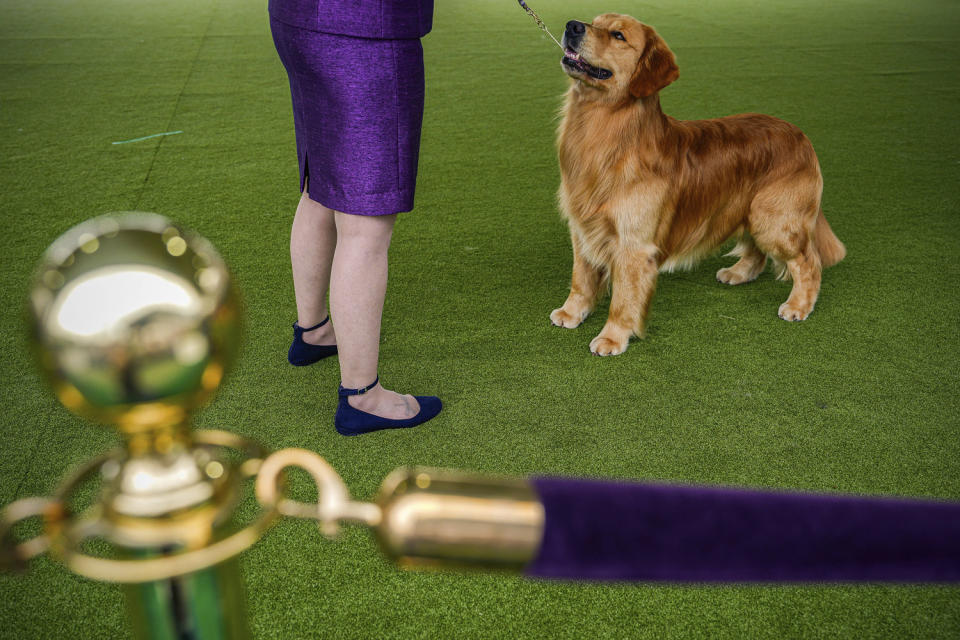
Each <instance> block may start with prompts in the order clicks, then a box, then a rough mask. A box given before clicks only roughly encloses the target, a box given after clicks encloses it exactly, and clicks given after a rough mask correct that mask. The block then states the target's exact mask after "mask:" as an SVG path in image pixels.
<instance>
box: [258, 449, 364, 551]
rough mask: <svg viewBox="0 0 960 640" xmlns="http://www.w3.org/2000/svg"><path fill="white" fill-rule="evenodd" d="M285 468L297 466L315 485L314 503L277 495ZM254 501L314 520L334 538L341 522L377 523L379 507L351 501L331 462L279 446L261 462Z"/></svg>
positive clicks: (304, 452)
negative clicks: (315, 498) (315, 496)
mask: <svg viewBox="0 0 960 640" xmlns="http://www.w3.org/2000/svg"><path fill="white" fill-rule="evenodd" d="M287 467H300V468H301V469H303V470H304V471H306V472H307V473H309V474H310V475H311V476H312V477H313V481H314V482H316V484H317V502H318V503H317V504H307V503H305V502H299V501H297V500H290V499H289V498H281V497H279V496H278V480H279V478H280V475H281V473H282V472H283V470H284V469H285V468H287ZM256 494H257V500H259V501H260V504H262V505H263V506H265V507H268V508H269V507H272V506H273V505H276V509H277V511H279V512H280V513H282V514H283V515H286V516H292V517H294V518H306V519H309V520H317V521H318V523H319V526H320V531H321V532H322V533H323V535H325V536H327V537H329V538H333V537H335V536H336V535H337V533H338V532H339V530H340V527H339V523H340V521H348V522H360V523H362V524H365V525H367V526H370V527H375V526H377V525H378V524H380V518H381V512H380V507H378V506H377V505H375V504H373V503H370V502H354V501H353V500H351V499H350V492H349V491H348V490H347V486H346V485H345V484H344V483H343V479H342V478H340V476H339V475H337V472H336V471H335V470H334V469H333V467H331V466H330V464H329V463H328V462H327V461H326V460H324V459H323V458H321V457H320V456H318V455H317V454H316V453H314V452H313V451H308V450H306V449H281V450H280V451H277V452H276V453H273V454H271V455H270V456H268V457H267V458H266V459H265V460H264V461H263V463H262V464H261V465H260V471H259V473H258V474H257V483H256Z"/></svg>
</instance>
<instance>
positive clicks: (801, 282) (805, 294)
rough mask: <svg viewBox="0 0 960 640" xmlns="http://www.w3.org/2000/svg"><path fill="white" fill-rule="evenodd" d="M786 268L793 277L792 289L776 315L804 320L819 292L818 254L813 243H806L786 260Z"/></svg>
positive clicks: (819, 268) (787, 318) (788, 318)
mask: <svg viewBox="0 0 960 640" xmlns="http://www.w3.org/2000/svg"><path fill="white" fill-rule="evenodd" d="M787 270H788V271H789V272H790V276H791V277H792V278H793V289H792V290H791V291H790V297H789V298H787V301H786V302H784V303H783V304H781V305H780V309H779V310H778V311H777V315H779V316H780V317H781V318H783V319H784V320H806V318H807V316H809V315H810V312H811V311H813V305H814V304H816V302H817V296H818V295H819V294H820V273H821V265H820V254H818V253H817V251H816V249H815V248H814V247H813V243H807V246H806V247H805V248H804V250H803V252H802V253H801V254H799V255H797V256H796V257H794V258H791V259H790V260H787Z"/></svg>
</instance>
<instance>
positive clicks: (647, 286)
mask: <svg viewBox="0 0 960 640" xmlns="http://www.w3.org/2000/svg"><path fill="white" fill-rule="evenodd" d="M656 255H657V251H656V248H654V247H642V248H640V249H634V250H623V251H620V252H618V254H617V256H616V258H615V259H614V262H613V264H612V265H611V266H612V268H611V274H610V275H611V278H612V281H613V295H612V298H611V300H610V315H609V316H608V317H607V324H605V325H604V326H603V330H601V331H600V333H599V335H597V337H596V338H594V339H593V340H592V341H591V342H590V351H591V352H592V353H594V354H595V355H598V356H615V355H619V354H621V353H623V352H624V351H626V350H627V345H628V344H629V342H630V338H631V337H632V336H641V337H642V336H643V323H644V319H645V318H646V316H647V309H648V308H649V307H650V300H651V299H652V298H653V290H654V288H655V287H656V284H657V267H658V265H657V259H656Z"/></svg>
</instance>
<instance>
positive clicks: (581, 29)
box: [567, 20, 587, 36]
mask: <svg viewBox="0 0 960 640" xmlns="http://www.w3.org/2000/svg"><path fill="white" fill-rule="evenodd" d="M586 31H587V27H586V26H585V25H584V24H583V23H582V22H578V21H577V20H571V21H570V22H568V23H567V33H569V34H570V35H571V36H582V35H583V34H584V33H586Z"/></svg>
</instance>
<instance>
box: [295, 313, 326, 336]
mask: <svg viewBox="0 0 960 640" xmlns="http://www.w3.org/2000/svg"><path fill="white" fill-rule="evenodd" d="M328 322H330V316H329V315H328V316H327V317H326V318H324V319H323V320H321V321H320V324H315V325H313V326H312V327H301V326H300V325H299V324H297V323H296V322H294V323H293V328H294V330H296V331H301V332H303V333H306V332H307V331H313V330H314V329H319V328H320V327H322V326H323V325H325V324H327V323H328Z"/></svg>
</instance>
